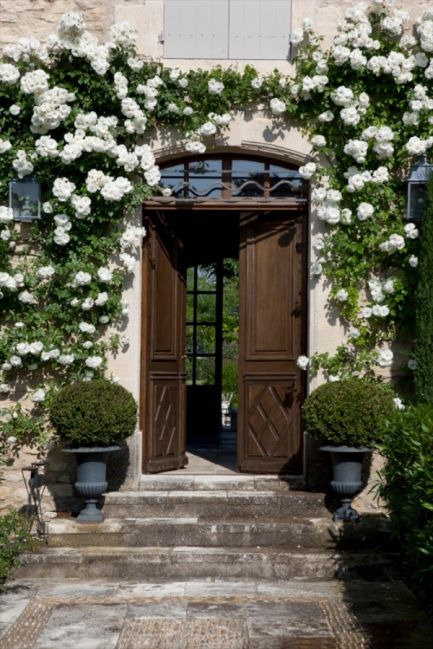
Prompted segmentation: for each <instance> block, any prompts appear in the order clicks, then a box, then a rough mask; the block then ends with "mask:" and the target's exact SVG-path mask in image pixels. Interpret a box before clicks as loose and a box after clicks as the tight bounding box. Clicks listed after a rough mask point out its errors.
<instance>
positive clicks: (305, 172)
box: [298, 162, 317, 180]
mask: <svg viewBox="0 0 433 649" xmlns="http://www.w3.org/2000/svg"><path fill="white" fill-rule="evenodd" d="M316 169H317V166H316V164H315V163H314V162H307V164H305V165H303V166H301V167H299V169H298V172H299V175H300V176H301V178H304V179H305V180H309V179H310V178H312V177H313V176H314V174H315V173H316Z"/></svg>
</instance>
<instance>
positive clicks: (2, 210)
mask: <svg viewBox="0 0 433 649" xmlns="http://www.w3.org/2000/svg"><path fill="white" fill-rule="evenodd" d="M13 218H14V211H13V209H12V208H11V207H6V205H0V223H1V224H5V223H10V222H11V221H13Z"/></svg>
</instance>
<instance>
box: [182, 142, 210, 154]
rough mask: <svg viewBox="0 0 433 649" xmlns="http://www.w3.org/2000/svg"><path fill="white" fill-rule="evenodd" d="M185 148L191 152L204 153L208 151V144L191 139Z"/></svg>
mask: <svg viewBox="0 0 433 649" xmlns="http://www.w3.org/2000/svg"><path fill="white" fill-rule="evenodd" d="M185 150H186V151H189V152H190V153H199V154H201V153H204V152H205V151H206V146H205V145H204V144H203V142H199V141H198V140H190V141H189V142H187V143H186V144H185Z"/></svg>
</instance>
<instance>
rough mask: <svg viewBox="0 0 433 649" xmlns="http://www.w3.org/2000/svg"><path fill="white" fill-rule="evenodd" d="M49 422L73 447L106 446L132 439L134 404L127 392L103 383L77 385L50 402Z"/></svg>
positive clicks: (120, 387)
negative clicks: (128, 438)
mask: <svg viewBox="0 0 433 649" xmlns="http://www.w3.org/2000/svg"><path fill="white" fill-rule="evenodd" d="M49 418H50V421H51V423H52V425H53V426H54V428H55V429H56V430H57V433H58V435H59V437H61V438H63V439H66V440H68V441H70V442H71V443H72V444H73V445H74V446H109V445H110V444H115V443H117V442H120V441H122V440H124V439H126V438H127V437H129V436H130V435H132V433H133V432H134V430H135V425H136V422H137V404H136V402H135V399H134V397H133V396H132V394H131V393H130V392H128V390H125V388H123V387H122V386H121V385H116V384H115V383H111V381H108V380H106V379H97V380H94V381H88V382H83V383H78V382H77V383H72V384H70V385H68V386H66V387H64V388H62V389H61V390H60V391H59V392H57V394H56V395H55V396H54V397H53V398H52V400H51V403H50V404H49Z"/></svg>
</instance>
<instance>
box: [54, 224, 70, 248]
mask: <svg viewBox="0 0 433 649" xmlns="http://www.w3.org/2000/svg"><path fill="white" fill-rule="evenodd" d="M70 240H71V237H70V236H69V234H68V233H67V232H66V230H64V229H63V228H56V229H55V230H54V243H56V244H57V245H58V246H66V245H67V244H68V243H69V241H70Z"/></svg>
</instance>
